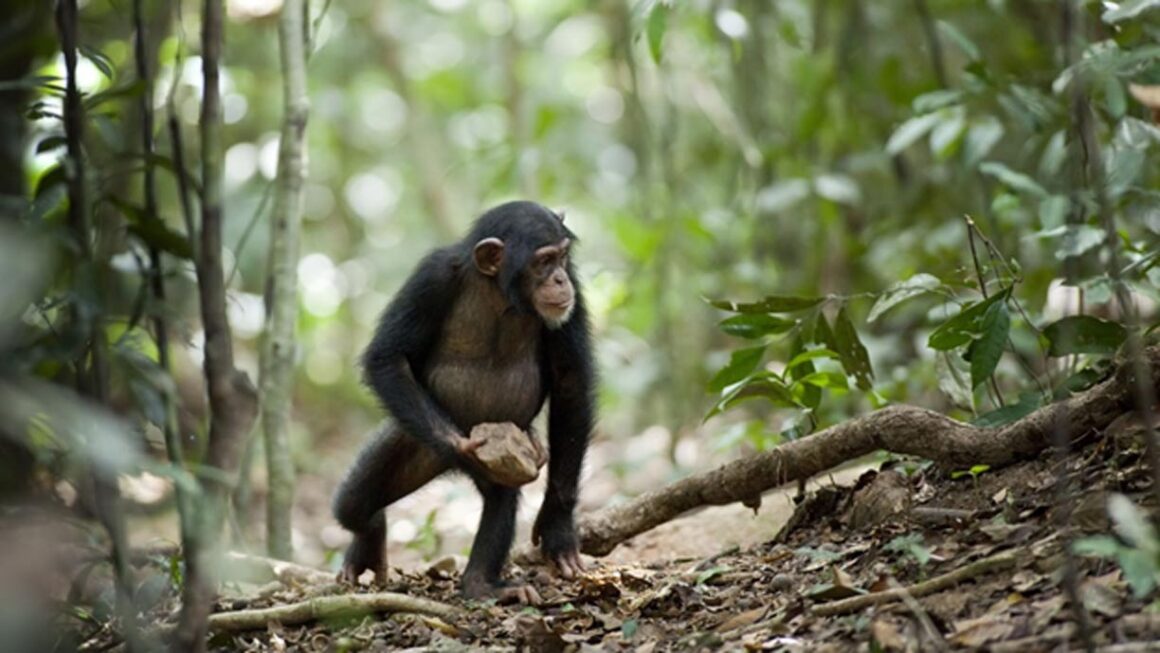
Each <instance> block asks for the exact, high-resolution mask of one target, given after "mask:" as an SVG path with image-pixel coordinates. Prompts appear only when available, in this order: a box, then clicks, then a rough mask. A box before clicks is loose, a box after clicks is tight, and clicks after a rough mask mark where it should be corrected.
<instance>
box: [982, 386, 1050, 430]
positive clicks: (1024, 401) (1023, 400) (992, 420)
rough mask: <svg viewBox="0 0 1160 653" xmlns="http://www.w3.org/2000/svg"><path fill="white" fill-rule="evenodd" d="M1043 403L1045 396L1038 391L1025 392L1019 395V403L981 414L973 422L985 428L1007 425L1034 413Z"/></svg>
mask: <svg viewBox="0 0 1160 653" xmlns="http://www.w3.org/2000/svg"><path fill="white" fill-rule="evenodd" d="M1042 405H1043V398H1042V397H1040V396H1039V394H1038V393H1035V392H1024V393H1023V394H1021V395H1019V401H1018V402H1017V403H1014V404H1007V405H1006V406H1003V407H1002V408H997V409H995V410H993V411H991V412H989V413H985V414H983V415H980V416H979V417H977V418H975V419H974V420H972V421H971V424H973V425H975V426H977V427H979V428H984V429H987V428H995V427H999V426H1006V425H1007V424H1010V423H1012V422H1015V421H1017V420H1020V419H1022V418H1024V417H1026V416H1027V415H1030V414H1031V413H1034V412H1035V411H1036V410H1038V409H1039V407H1040V406H1042Z"/></svg>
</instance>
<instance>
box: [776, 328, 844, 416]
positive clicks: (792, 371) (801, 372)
mask: <svg viewBox="0 0 1160 653" xmlns="http://www.w3.org/2000/svg"><path fill="white" fill-rule="evenodd" d="M821 314H822V313H821V311H817V312H816V313H815V314H814V315H812V316H811V317H810V318H807V319H806V326H808V329H809V330H810V331H814V330H816V322H817V320H818V319H819V318H820V317H821ZM821 319H825V318H821ZM805 330H806V328H805V327H803V329H802V330H801V331H799V332H798V334H797V336H796V337H795V338H794V341H793V348H792V349H791V350H790V354H791V356H792V358H790V361H789V363H787V364H786V373H787V374H788V375H789V378H790V379H792V380H794V381H797V380H798V379H800V378H802V377H804V376H808V375H810V374H813V373H814V371H815V370H816V369H817V368H816V367H814V363H813V361H814V360H815V357H814V356H813V353H814V352H816V351H824V350H819V349H814V350H807V349H806V334H805V333H804V331H805ZM834 359H835V360H837V354H835V355H834ZM795 391H796V392H797V395H796V396H797V398H798V400H799V401H801V402H802V404H804V405H805V406H806V407H808V408H810V409H817V407H818V406H821V405H822V389H821V388H819V387H817V386H813V385H797V386H796V388H795Z"/></svg>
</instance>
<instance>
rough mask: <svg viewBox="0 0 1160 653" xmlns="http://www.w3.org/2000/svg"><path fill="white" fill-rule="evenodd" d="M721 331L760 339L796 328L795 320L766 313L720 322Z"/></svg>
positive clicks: (740, 336) (745, 314)
mask: <svg viewBox="0 0 1160 653" xmlns="http://www.w3.org/2000/svg"><path fill="white" fill-rule="evenodd" d="M719 326H720V327H721V330H722V331H724V332H725V333H727V334H729V335H731V336H737V337H739V338H749V339H751V340H752V339H754V338H761V337H764V336H769V335H777V334H780V333H785V332H786V331H789V330H790V329H792V328H794V327H795V326H797V320H789V319H786V318H784V317H778V316H776V315H770V314H768V313H743V314H741V315H734V316H733V317H730V318H726V319H724V320H721V323H720V325H719Z"/></svg>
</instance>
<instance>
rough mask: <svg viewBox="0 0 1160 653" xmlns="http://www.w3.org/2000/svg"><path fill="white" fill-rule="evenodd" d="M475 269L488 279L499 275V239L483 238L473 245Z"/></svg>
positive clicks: (501, 249)
mask: <svg viewBox="0 0 1160 653" xmlns="http://www.w3.org/2000/svg"><path fill="white" fill-rule="evenodd" d="M472 254H473V256H474V257H475V267H476V269H478V270H479V271H480V272H482V273H484V274H486V275H487V276H489V277H494V276H495V275H497V274H499V266H500V264H501V263H503V241H502V240H500V239H499V238H484V239H483V240H481V241H479V242H478V243H476V244H475V251H474V252H472Z"/></svg>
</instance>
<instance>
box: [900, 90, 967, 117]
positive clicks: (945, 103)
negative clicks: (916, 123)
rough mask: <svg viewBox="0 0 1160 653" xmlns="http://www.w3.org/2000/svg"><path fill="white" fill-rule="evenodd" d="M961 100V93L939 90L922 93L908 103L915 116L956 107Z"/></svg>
mask: <svg viewBox="0 0 1160 653" xmlns="http://www.w3.org/2000/svg"><path fill="white" fill-rule="evenodd" d="M962 99H963V92H962V91H958V90H953V89H939V90H937V91H931V92H930V93H923V94H922V95H920V96H918V97H916V98H914V101H913V102H911V103H910V108H911V110H912V111H913V112H914V113H916V114H923V113H930V112H932V111H938V110H939V109H942V108H944V107H949V106H952V105H956V104H958V103H959V102H961V101H962Z"/></svg>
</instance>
